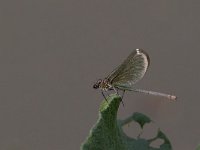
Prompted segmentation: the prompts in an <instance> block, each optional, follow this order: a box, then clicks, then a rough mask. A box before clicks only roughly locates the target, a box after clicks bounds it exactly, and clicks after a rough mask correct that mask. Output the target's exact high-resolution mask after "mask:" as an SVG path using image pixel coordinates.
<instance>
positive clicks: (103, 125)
mask: <svg viewBox="0 0 200 150" xmlns="http://www.w3.org/2000/svg"><path fill="white" fill-rule="evenodd" d="M120 102H121V98H120V97H119V96H117V95H116V94H113V95H111V96H110V97H107V101H103V102H102V104H101V106H100V110H99V118H98V121H97V123H96V124H95V125H94V127H93V128H92V129H91V130H90V133H89V136H88V137H87V139H86V141H85V142H84V143H83V144H82V145H81V150H172V146H171V144H170V141H169V140H168V138H167V137H166V135H165V134H164V133H163V132H162V131H160V130H159V129H158V132H157V135H156V136H155V137H154V138H152V139H144V138H140V135H138V137H137V138H136V139H134V138H131V137H128V136H127V135H126V134H125V133H124V131H123V129H122V127H123V126H124V125H126V124H128V123H130V122H132V121H135V122H136V123H139V125H140V127H141V128H142V129H143V128H144V127H145V124H147V123H150V122H151V119H150V118H149V117H147V116H145V115H144V114H141V113H137V112H136V113H134V114H133V115H131V116H130V117H128V118H127V119H125V120H117V111H118V108H119V105H120ZM157 139H162V140H163V141H164V142H163V143H162V144H161V145H160V147H159V148H155V147H151V145H150V144H151V143H152V142H154V141H156V140H157Z"/></svg>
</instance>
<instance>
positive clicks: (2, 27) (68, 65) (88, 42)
mask: <svg viewBox="0 0 200 150" xmlns="http://www.w3.org/2000/svg"><path fill="white" fill-rule="evenodd" d="M199 8H200V1H187V0H181V1H178V0H153V1H152V0H151V1H149V0H146V1H145V0H134V1H133V0H123V1H120V0H116V1H114V0H112V1H111V0H101V1H98V0H87V1H73V0H36V1H34V0H18V1H5V0H1V1H0V70H1V73H0V149H1V150H16V149H17V150H27V149H28V150H76V149H79V146H80V143H81V142H82V141H84V140H85V138H86V136H87V135H88V133H89V129H90V128H91V127H92V125H93V124H94V123H95V121H96V119H97V117H98V107H99V105H100V103H101V101H102V99H103V98H102V95H101V94H100V92H99V91H95V90H93V89H92V85H93V83H94V82H95V81H96V80H97V79H98V78H102V77H105V76H106V75H107V74H108V73H110V72H111V71H112V69H113V68H115V67H116V66H117V65H119V64H120V63H121V62H122V61H123V59H125V58H126V57H127V55H128V54H129V53H130V52H131V51H132V50H133V49H135V48H143V49H145V50H146V51H147V52H148V53H149V55H150V58H151V66H150V68H149V70H148V72H147V74H146V75H145V77H144V78H143V80H141V81H140V82H139V83H138V84H136V87H139V88H143V89H150V90H155V91H160V92H166V93H173V94H176V95H177V96H178V97H179V99H178V101H177V102H171V101H169V100H166V99H164V98H160V97H154V96H148V95H143V94H139V93H131V92H130V93H127V94H126V95H125V97H124V102H125V107H124V108H123V107H120V110H119V118H125V117H127V116H128V115H130V114H131V113H132V112H135V111H138V112H142V113H145V114H147V115H149V116H151V118H152V119H153V120H154V121H155V122H156V126H159V127H160V128H161V129H162V130H163V131H164V132H165V133H166V134H167V135H168V137H169V139H170V140H171V141H172V145H173V147H174V149H175V150H192V149H194V148H195V147H196V146H197V145H198V144H199V143H200V118H199V113H200V109H199V105H200V102H199V76H200V71H199V54H200V51H199V50H200V44H199V43H200V42H199V40H200V16H199V15H200V9H199ZM133 127H134V124H133V125H130V127H129V128H128V129H125V130H126V132H127V133H128V134H129V135H132V133H134V132H135V131H134V129H132V128H133ZM148 132H149V133H148ZM147 135H151V133H150V130H149V131H147ZM132 136H134V135H132Z"/></svg>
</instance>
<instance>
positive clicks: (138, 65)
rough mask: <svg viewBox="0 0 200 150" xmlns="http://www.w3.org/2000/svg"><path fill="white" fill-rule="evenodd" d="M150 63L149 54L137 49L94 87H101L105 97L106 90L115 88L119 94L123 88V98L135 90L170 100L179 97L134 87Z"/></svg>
mask: <svg viewBox="0 0 200 150" xmlns="http://www.w3.org/2000/svg"><path fill="white" fill-rule="evenodd" d="M149 64H150V58H149V55H148V54H147V53H146V52H145V51H144V50H142V49H136V50H134V51H133V52H132V53H131V54H130V55H129V56H128V57H127V58H126V59H125V60H124V62H123V63H122V64H121V65H119V66H118V67H117V68H116V69H114V70H113V71H112V72H111V73H110V74H109V75H108V76H107V77H106V78H104V79H99V80H98V81H97V82H96V83H95V84H94V85H93V88H94V89H98V88H99V89H101V92H102V95H103V96H104V98H105V99H106V97H105V95H104V92H105V91H110V90H114V91H115V92H116V93H117V94H118V90H121V91H123V93H122V95H121V98H123V96H124V93H125V91H134V92H140V93H145V94H150V95H155V96H162V97H165V98H168V99H170V100H176V98H177V97H176V96H174V95H169V94H164V93H159V92H154V91H147V90H142V89H135V88H134V84H135V83H136V82H137V81H139V80H140V79H142V77H143V76H144V74H145V73H146V71H147V69H148V67H149ZM118 95H119V94H118Z"/></svg>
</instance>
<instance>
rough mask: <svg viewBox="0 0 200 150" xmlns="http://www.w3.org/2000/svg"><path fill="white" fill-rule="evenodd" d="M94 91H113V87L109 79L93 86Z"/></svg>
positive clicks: (100, 80) (99, 81)
mask: <svg viewBox="0 0 200 150" xmlns="http://www.w3.org/2000/svg"><path fill="white" fill-rule="evenodd" d="M93 88H94V89H98V88H100V89H101V90H103V91H109V90H113V86H112V85H111V83H110V81H109V80H108V79H103V80H102V79H99V80H98V81H97V82H96V83H95V84H94V86H93Z"/></svg>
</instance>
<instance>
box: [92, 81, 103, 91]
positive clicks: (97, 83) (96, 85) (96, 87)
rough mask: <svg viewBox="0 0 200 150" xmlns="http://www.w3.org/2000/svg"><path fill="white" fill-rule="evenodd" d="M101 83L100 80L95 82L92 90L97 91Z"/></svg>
mask: <svg viewBox="0 0 200 150" xmlns="http://www.w3.org/2000/svg"><path fill="white" fill-rule="evenodd" d="M101 82H102V80H101V79H99V80H97V82H96V83H95V84H94V85H93V88H94V89H98V88H99V87H100V84H101Z"/></svg>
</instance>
